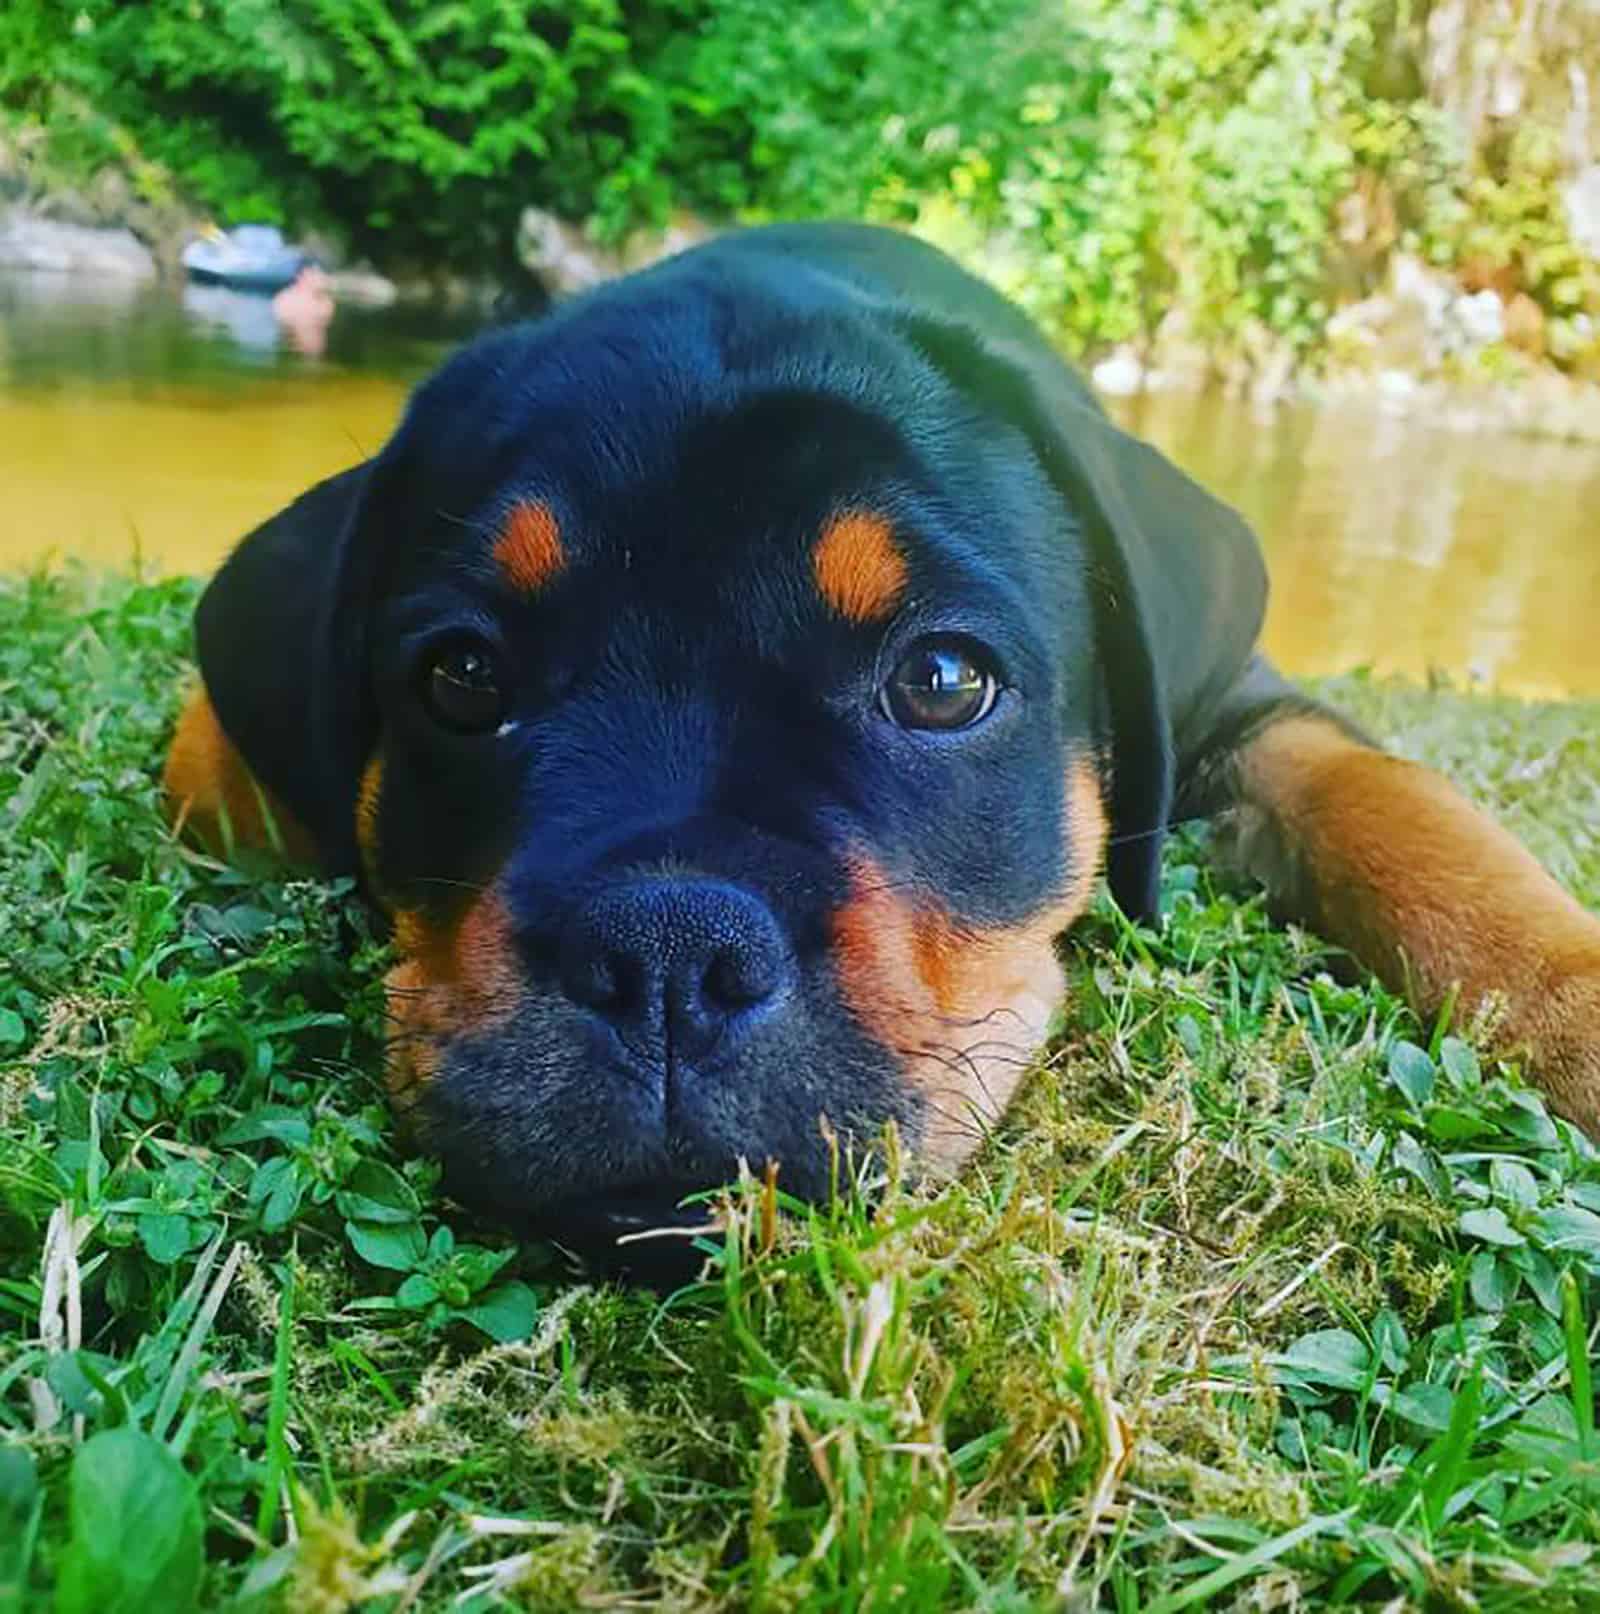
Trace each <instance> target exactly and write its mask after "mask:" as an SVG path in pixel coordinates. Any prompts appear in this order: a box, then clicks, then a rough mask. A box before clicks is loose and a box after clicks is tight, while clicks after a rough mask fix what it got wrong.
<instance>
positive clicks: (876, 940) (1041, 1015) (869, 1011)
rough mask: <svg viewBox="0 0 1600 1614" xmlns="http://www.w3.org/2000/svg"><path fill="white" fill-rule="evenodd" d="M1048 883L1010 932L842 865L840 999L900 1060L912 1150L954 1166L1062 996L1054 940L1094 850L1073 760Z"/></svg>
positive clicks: (1025, 1064)
mask: <svg viewBox="0 0 1600 1614" xmlns="http://www.w3.org/2000/svg"><path fill="white" fill-rule="evenodd" d="M1064 816H1065V822H1066V841H1067V845H1066V851H1065V859H1064V863H1063V864H1062V868H1063V870H1064V872H1063V874H1062V877H1061V878H1060V879H1059V880H1058V882H1057V885H1056V889H1055V890H1054V892H1052V893H1051V895H1050V896H1049V897H1048V898H1047V899H1046V900H1044V901H1043V902H1041V903H1040V905H1039V906H1038V907H1037V908H1036V909H1035V910H1034V911H1033V912H1031V913H1030V914H1029V915H1028V916H1027V917H1026V918H1025V919H1023V920H1021V921H1020V922H1018V923H1016V924H1011V925H1001V926H976V925H971V924H967V923H963V922H962V921H961V920H960V919H959V918H958V917H956V916H954V915H952V914H951V913H950V911H949V910H948V908H946V907H945V906H943V905H942V904H941V903H940V902H938V900H937V899H935V898H933V897H931V896H929V895H926V894H919V893H917V892H915V891H914V890H908V889H907V888H906V887H905V886H904V885H903V884H902V883H900V882H897V881H895V880H894V879H893V878H891V877H890V876H889V875H888V874H887V873H886V871H885V870H883V869H882V868H881V867H880V866H879V865H878V864H876V863H875V862H874V861H873V860H872V859H871V858H870V857H869V856H867V855H864V854H858V855H856V856H855V857H853V858H852V860H851V866H850V894H849V896H848V897H847V899H846V900H845V902H844V903H843V904H842V905H841V906H840V907H839V909H838V910H837V912H836V913H835V915H834V921H833V954H834V960H835V968H836V970H837V974H838V980H839V988H840V993H841V995H842V997H843V998H844V1001H845V1005H846V1007H847V1008H848V1009H849V1011H850V1013H851V1014H852V1015H853V1016H854V1018H855V1020H856V1022H857V1023H858V1024H859V1025H860V1026H861V1028H862V1030H863V1031H865V1032H866V1033H867V1035H868V1036H870V1037H871V1038H872V1039H873V1040H874V1041H875V1042H877V1043H879V1044H880V1045H881V1046H883V1047H885V1048H887V1049H888V1050H889V1051H890V1052H891V1053H892V1054H893V1055H894V1057H895V1059H896V1061H897V1063H898V1064H899V1067H900V1071H901V1076H902V1080H903V1081H904V1083H905V1086H906V1089H907V1093H908V1096H909V1098H910V1099H911V1104H912V1108H913V1109H914V1111H915V1112H916V1113H917V1114H918V1115H919V1116H920V1120H921V1124H920V1129H919V1136H918V1139H917V1143H918V1152H919V1154H920V1155H921V1157H922V1159H923V1160H924V1161H925V1162H926V1163H927V1164H928V1165H930V1166H933V1167H935V1168H940V1169H947V1170H953V1169H954V1168H955V1167H957V1166H959V1165H960V1164H961V1162H962V1161H963V1160H965V1159H966V1157H967V1156H968V1155H969V1154H971V1152H972V1151H973V1149H974V1148H975V1147H976V1146H977V1145H978V1143H979V1142H981V1141H982V1138H983V1135H984V1132H985V1130H986V1129H987V1128H988V1127H989V1126H990V1125H992V1124H993V1122H995V1121H996V1120H998V1119H999V1117H1000V1116H1001V1115H1002V1114H1003V1113H1004V1111H1005V1109H1006V1107H1007V1106H1008V1105H1009V1103H1010V1102H1011V1099H1012V1096H1013V1095H1014V1094H1015V1092H1016V1090H1017V1088H1018V1086H1019V1085H1020V1083H1021V1081H1022V1078H1023V1076H1024V1075H1026V1073H1027V1071H1028V1068H1029V1066H1030V1064H1031V1063H1032V1060H1033V1058H1034V1056H1035V1055H1036V1054H1037V1052H1038V1051H1039V1049H1040V1047H1041V1046H1042V1045H1043V1043H1044V1041H1045V1039H1046V1037H1047V1035H1048V1033H1049V1029H1050V1024H1051V1021H1052V1019H1053V1017H1054V1015H1055V1011H1056V1009H1057V1007H1058V1006H1059V1004H1060V1002H1061V998H1062V993H1063V982H1062V972H1061V965H1060V962H1059V961H1058V959H1057V957H1056V951H1055V940H1056V937H1057V936H1059V935H1060V934H1061V933H1062V932H1063V931H1064V930H1066V929H1067V928H1068V927H1069V926H1070V925H1071V924H1072V923H1073V921H1074V920H1076V919H1077V918H1078V916H1079V915H1080V914H1081V913H1082V912H1083V911H1084V909H1085V908H1086V907H1087V906H1088V904H1089V902H1090V900H1091V898H1092V896H1093V894H1094V887H1095V882H1096V880H1097V879H1098V877H1099V873H1100V867H1101V862H1102V860H1103V858H1104V854H1105V843H1106V817H1105V811H1104V807H1103V805H1102V801H1101V794H1100V787H1099V781H1098V777H1097V775H1096V773H1095V771H1094V769H1093V768H1092V766H1091V765H1089V764H1088V763H1082V764H1074V766H1073V768H1072V769H1071V771H1070V772H1069V775H1068V779H1067V788H1066V811H1065V815H1064Z"/></svg>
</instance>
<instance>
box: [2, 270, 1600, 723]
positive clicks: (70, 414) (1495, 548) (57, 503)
mask: <svg viewBox="0 0 1600 1614" xmlns="http://www.w3.org/2000/svg"><path fill="white" fill-rule="evenodd" d="M451 334H452V333H449V332H447V331H446V330H444V329H443V328H441V327H440V325H439V322H437V321H426V320H420V319H419V318H417V317H416V316H413V315H405V314H399V313H395V312H392V311H391V312H386V313H381V314H374V313H366V312H361V311H357V310H354V309H349V308H342V309H341V310H340V311H339V313H338V314H337V316H336V318H335V319H334V322H333V325H332V327H331V329H330V331H329V333H328V343H327V348H326V351H325V352H324V353H323V354H321V355H320V356H318V357H315V358H312V357H308V356H306V355H305V354H302V353H298V352H296V351H294V350H293V348H292V347H290V346H289V345H288V344H287V343H286V342H285V341H283V340H282V339H281V336H280V333H279V332H278V331H277V329H276V327H275V326H274V325H273V323H272V320H271V316H270V312H269V311H268V310H266V308H265V305H260V304H257V305H254V306H251V305H243V306H241V305H239V304H237V303H230V302H229V301H228V300H227V299H226V298H225V297H224V298H222V299H221V300H219V299H218V298H217V297H216V296H214V295H213V296H211V297H209V298H206V297H200V298H196V297H195V296H193V295H192V294H191V295H190V296H189V298H188V300H187V305H186V303H185V301H184V300H183V299H180V298H179V297H178V296H177V295H175V294H174V293H172V292H170V291H164V290H159V289H152V290H148V291H141V292H137V293H130V292H127V291H119V290H118V288H116V287H115V286H111V287H107V286H104V285H102V286H100V287H98V288H96V287H94V286H92V285H87V284H85V283H82V282H77V283H74V282H69V281H66V280H63V279H59V278H53V277H48V276H13V277H10V278H0V487H3V489H4V500H3V502H0V566H20V565H27V564H32V563H34V562H36V561H38V560H39V559H40V558H41V557H49V556H53V557H55V558H57V559H60V558H64V557H68V556H76V557H81V558H82V559H84V560H87V561H90V562H92V563H96V564H113V565H122V564H126V563H128V561H129V560H130V559H132V558H133V557H134V556H135V554H138V555H140V556H142V558H143V561H144V564H146V565H147V566H159V567H164V568H167V569H173V570H178V569H181V570H190V571H206V570H209V569H210V568H211V567H212V566H214V565H215V564H216V562H217V561H218V560H219V559H220V558H221V556H222V555H223V554H224V553H225V551H226V550H227V548H228V547H229V545H230V544H231V543H232V542H233V541H234V539H235V538H236V537H238V536H239V535H240V534H241V533H242V532H244V531H245V530H246V529H247V528H249V527H250V526H251V525H253V524H254V523H255V522H257V521H259V520H260V519H261V518H262V517H264V516H266V515H268V514H270V513H271V512H272V511H273V510H274V509H276V508H278V507H279V506H280V505H281V504H283V503H284V502H286V501H287V500H288V499H289V498H291V497H293V495H294V494H295V493H297V492H299V491H300V490H301V489H303V488H304V487H305V486H306V485H307V484H309V483H310V482H312V481H315V480H316V479H317V478H318V477H321V476H324V475H326V474H328V473H329V472H331V471H334V470H337V469H339V468H340V467H341V466H344V465H348V464H350V463H351V462H352V461H354V460H355V459H357V458H359V457H360V456H361V455H363V454H366V453H369V452H371V451H372V450H373V449H374V448H375V447H376V446H377V445H378V444H379V443H381V442H382V440H383V438H384V437H385V435H386V434H387V432H388V431H389V429H390V427H391V426H392V425H393V423H394V420H395V417H396V415H397V414H398V411H399V408H400V405H401V403H402V401H403V398H404V395H405V390H406V387H407V385H408V384H409V383H410V382H411V381H412V380H414V379H415V378H416V377H418V376H419V375H421V374H423V373H424V372H425V371H426V370H427V369H428V368H429V367H430V366H431V365H432V364H433V363H435V362H436V361H437V359H438V358H439V357H440V356H441V355H442V354H443V353H444V352H445V351H447V349H448V346H449V341H450V339H451ZM1114 410H1115V412H1116V413H1117V415H1118V417H1119V418H1120V419H1121V420H1122V421H1123V422H1124V423H1125V424H1128V425H1130V426H1132V427H1133V428H1134V429H1136V430H1138V431H1140V432H1142V433H1143V434H1144V435H1146V436H1148V437H1150V438H1151V439H1152V440H1153V441H1155V442H1156V443H1157V444H1159V445H1160V446H1161V447H1162V448H1163V449H1165V450H1166V452H1167V453H1169V454H1171V455H1172V456H1173V457H1174V458H1175V459H1177V460H1178V461H1179V463H1180V464H1182V465H1183V466H1184V467H1185V468H1186V469H1188V470H1189V471H1190V472H1191V473H1192V474H1193V475H1195V476H1197V477H1198V478H1199V479H1200V480H1201V481H1203V482H1205V483H1206V484H1207V485H1208V486H1209V487H1211V488H1213V489H1214V490H1216V491H1217V492H1218V493H1220V494H1221V495H1222V496H1223V497H1224V498H1227V499H1229V500H1230V501H1232V502H1233V503H1235V504H1237V505H1238V506H1239V507H1240V508H1241V509H1243V510H1244V511H1245V513H1246V514H1247V515H1248V516H1249V517H1250V518H1251V520H1252V521H1254V522H1255V524H1256V526H1257V528H1258V530H1259V531H1260V532H1261V534H1262V536H1263V539H1264V540H1265V542H1266V546H1267V551H1268V555H1269V558H1270V561H1271V564H1272V569H1273V580H1274V599H1273V605H1272V610H1271V615H1270V618H1269V621H1268V625H1267V643H1268V647H1269V649H1270V650H1271V651H1272V652H1273V654H1275V655H1276V656H1277V658H1278V659H1279V661H1280V662H1281V663H1282V665H1284V666H1285V667H1286V668H1287V669H1289V670H1290V671H1292V672H1298V673H1321V672H1331V671H1338V670H1342V669H1345V668H1349V667H1352V666H1356V665H1360V664H1371V665H1374V666H1376V667H1379V668H1382V669H1394V670H1398V671H1403V672H1407V673H1410V674H1412V675H1414V676H1422V675H1424V674H1426V673H1427V672H1428V671H1429V670H1430V669H1433V668H1437V669H1441V670H1444V671H1446V672H1449V673H1451V674H1452V675H1454V676H1455V677H1457V678H1469V677H1476V678H1481V679H1484V680H1487V681H1489V682H1491V683H1495V684H1498V685H1500V686H1502V687H1505V688H1509V689H1514V690H1521V691H1524V692H1527V693H1534V694H1549V693H1559V692H1563V691H1566V692H1583V693H1597V692H1600V451H1597V450H1596V449H1594V448H1592V447H1583V446H1578V445H1571V444H1564V443H1555V442H1540V441H1535V440H1526V439H1511V438H1505V437H1501V436H1498V435H1483V436H1470V435H1461V434H1458V433H1453V432H1444V431H1430V430H1429V429H1427V428H1426V427H1425V426H1423V425H1419V424H1418V423H1416V422H1414V421H1403V420H1399V419H1395V418H1393V417H1390V416H1387V415H1385V414H1383V413H1382V412H1381V411H1379V410H1378V409H1376V408H1371V409H1367V408H1354V407H1348V406H1345V407H1337V408H1325V409H1321V410H1311V409H1291V410H1283V411H1279V412H1278V413H1277V414H1275V415H1274V416H1273V417H1271V418H1270V419H1262V418H1258V417H1257V416H1256V415H1255V414H1254V413H1253V412H1252V411H1251V410H1250V409H1249V408H1248V407H1247V406H1245V405H1243V404H1236V403H1229V402H1226V401H1223V400H1221V399H1216V398H1208V399H1202V400H1198V401H1197V400H1195V399H1191V398H1176V397H1170V396H1157V397H1152V398H1145V399H1142V400H1133V401H1123V402H1119V403H1117V404H1116V405H1114Z"/></svg>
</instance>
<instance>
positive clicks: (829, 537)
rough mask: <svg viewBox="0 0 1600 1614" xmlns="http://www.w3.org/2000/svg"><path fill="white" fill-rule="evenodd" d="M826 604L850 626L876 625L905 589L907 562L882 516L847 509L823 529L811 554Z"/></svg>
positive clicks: (818, 585) (813, 567)
mask: <svg viewBox="0 0 1600 1614" xmlns="http://www.w3.org/2000/svg"><path fill="white" fill-rule="evenodd" d="M811 565H812V569H813V571H814V572H815V573H816V578H817V588H818V589H819V590H820V591H821V593H822V597H823V599H825V600H826V601H827V602H828V604H829V605H831V606H832V607H833V609H834V610H835V611H837V612H838V613H839V615H840V616H842V617H844V618H845V619H846V620H847V621H850V622H876V621H879V620H880V619H882V618H883V617H886V616H887V615H888V614H889V613H890V611H892V610H893V609H894V607H895V604H896V603H897V602H898V600H899V598H900V596H901V595H902V594H903V593H904V592H905V586H906V558H905V556H904V555H903V554H901V552H900V547H899V545H898V544H896V542H895V539H894V529H893V528H892V527H890V525H889V523H888V522H887V521H885V520H884V518H883V517H882V516H877V515H873V514H872V513H871V512H869V511H865V510H847V511H845V512H844V513H843V514H842V515H838V516H835V517H834V518H833V520H832V521H830V522H829V523H828V525H827V526H826V527H825V528H824V529H823V532H822V536H821V537H820V538H819V539H818V540H817V546H816V548H815V549H813V550H812V552H811Z"/></svg>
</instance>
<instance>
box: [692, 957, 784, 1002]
mask: <svg viewBox="0 0 1600 1614" xmlns="http://www.w3.org/2000/svg"><path fill="white" fill-rule="evenodd" d="M777 975H778V961H777V959H776V958H775V957H774V956H773V955H772V954H771V953H769V952H767V950H766V949H764V948H757V949H736V948H731V947H724V948H722V949H721V950H720V951H718V952H717V953H716V954H715V956H714V957H713V958H712V960H711V963H710V965H709V966H708V967H707V969H706V974H705V981H704V983H703V987H702V990H703V991H704V993H705V997H706V1000H707V1001H708V1003H710V1004H712V1005H719V1006H722V1007H726V1008H729V1009H745V1008H748V1007H749V1006H750V1005H751V1004H752V1003H759V1002H761V1000H762V999H763V998H769V997H771V996H772V994H773V992H774V991H776V990H777V985H778V982H777Z"/></svg>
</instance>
